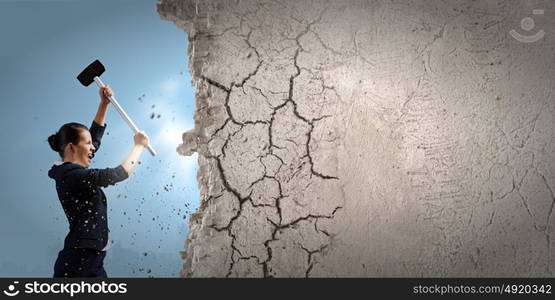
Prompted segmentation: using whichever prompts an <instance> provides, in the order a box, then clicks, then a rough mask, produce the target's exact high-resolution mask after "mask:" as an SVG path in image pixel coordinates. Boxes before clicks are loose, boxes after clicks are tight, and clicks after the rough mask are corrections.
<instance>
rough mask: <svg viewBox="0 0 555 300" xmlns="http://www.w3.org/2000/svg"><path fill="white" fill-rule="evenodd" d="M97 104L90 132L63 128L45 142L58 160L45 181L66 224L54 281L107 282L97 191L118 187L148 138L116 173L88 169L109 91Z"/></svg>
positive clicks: (101, 198) (104, 226) (104, 224)
mask: <svg viewBox="0 0 555 300" xmlns="http://www.w3.org/2000/svg"><path fill="white" fill-rule="evenodd" d="M99 95H100V104H99V106H98V111H97V112H96V116H95V118H94V121H93V123H92V125H91V127H90V129H88V128H87V127H86V126H84V125H82V124H79V123H67V124H64V125H63V126H62V127H60V130H58V132H57V133H56V134H53V135H51V136H50V137H49V138H48V143H49V144H50V147H51V148H52V150H54V151H56V152H58V154H59V155H60V157H61V158H62V161H61V162H59V163H56V164H55V165H53V166H52V168H51V169H50V171H49V172H48V176H49V177H51V178H53V179H54V180H55V181H56V191H57V192H58V198H59V199H60V203H61V204H62V208H63V209H64V212H65V215H66V217H67V220H68V222H69V233H68V234H67V236H66V238H65V241H64V248H63V249H62V250H61V251H60V252H59V253H58V258H57V260H56V262H55V264H54V277H104V278H105V277H107V274H106V271H105V270H104V266H103V262H104V257H105V256H106V249H107V247H108V231H109V230H108V216H107V203H106V195H105V194H104V192H103V191H102V189H101V187H107V186H109V185H113V184H116V183H117V182H120V181H122V180H125V179H126V178H128V177H129V175H131V173H132V172H133V169H134V168H135V166H136V165H137V164H138V163H137V162H138V159H139V156H140V155H141V153H142V152H143V149H144V148H145V147H146V146H147V145H148V144H149V138H148V136H147V135H146V134H145V133H144V132H142V131H140V132H139V133H137V134H136V135H135V137H134V145H133V148H132V149H131V151H130V152H129V154H128V155H127V157H126V158H125V159H124V160H123V162H122V163H121V164H120V165H119V166H117V167H116V168H106V169H89V168H88V167H89V165H90V164H91V159H92V158H93V156H94V153H95V152H96V151H97V150H98V148H99V147H100V140H101V139H102V135H103V134H104V130H105V128H106V124H105V119H106V112H107V110H108V104H109V103H110V100H109V97H110V96H113V93H112V90H111V89H110V87H109V86H103V87H101V88H100V90H99Z"/></svg>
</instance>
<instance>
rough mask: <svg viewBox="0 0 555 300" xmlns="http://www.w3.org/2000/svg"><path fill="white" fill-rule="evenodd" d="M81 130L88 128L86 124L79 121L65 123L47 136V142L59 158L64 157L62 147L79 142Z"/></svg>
mask: <svg viewBox="0 0 555 300" xmlns="http://www.w3.org/2000/svg"><path fill="white" fill-rule="evenodd" d="M82 130H89V129H88V128H87V126H85V125H83V124H79V123H67V124H64V125H62V127H60V130H58V132H56V133H55V134H53V135H51V136H49V137H48V144H49V145H50V148H52V150H54V151H55V152H58V154H59V155H60V157H61V158H64V148H65V147H66V145H67V144H69V143H72V144H77V143H79V138H80V137H79V135H80V134H81V131H82Z"/></svg>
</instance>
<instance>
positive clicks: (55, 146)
mask: <svg viewBox="0 0 555 300" xmlns="http://www.w3.org/2000/svg"><path fill="white" fill-rule="evenodd" d="M59 142H60V141H59V139H58V134H53V135H51V136H49V137H48V144H50V148H52V150H54V151H56V152H60V144H59Z"/></svg>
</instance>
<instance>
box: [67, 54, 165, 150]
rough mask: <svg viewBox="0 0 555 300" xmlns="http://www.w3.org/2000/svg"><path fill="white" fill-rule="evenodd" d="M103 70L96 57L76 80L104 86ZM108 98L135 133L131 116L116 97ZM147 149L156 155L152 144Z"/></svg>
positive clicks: (135, 126)
mask: <svg viewBox="0 0 555 300" xmlns="http://www.w3.org/2000/svg"><path fill="white" fill-rule="evenodd" d="M104 71H106V69H105V68H104V66H103V65H102V63H101V62H100V61H99V60H98V59H97V60H95V61H93V62H92V63H91V64H90V65H88V66H87V67H86V68H85V69H84V70H83V71H82V72H81V73H80V74H79V75H78V76H77V80H79V82H81V84H83V85H84V86H89V85H90V84H91V83H93V81H94V82H96V84H97V85H98V87H102V86H104V83H102V81H101V80H100V75H102V73H104ZM109 99H110V103H112V104H113V105H114V106H115V107H116V109H117V111H118V112H119V114H120V115H121V117H122V118H123V119H124V120H125V122H127V125H129V127H130V128H131V130H133V132H134V133H135V134H137V132H139V128H137V125H135V123H133V121H132V120H131V118H129V116H128V115H127V113H125V111H124V110H123V108H121V105H119V103H118V101H117V100H116V98H114V97H113V96H110V97H109ZM147 149H148V151H150V154H152V156H156V151H154V149H153V148H152V146H151V145H150V144H149V145H148V146H147Z"/></svg>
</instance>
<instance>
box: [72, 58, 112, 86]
mask: <svg viewBox="0 0 555 300" xmlns="http://www.w3.org/2000/svg"><path fill="white" fill-rule="evenodd" d="M104 71H106V69H105V68H104V66H103V65H102V63H101V62H100V61H99V60H98V59H97V60H95V61H93V62H92V63H91V64H90V65H89V66H88V67H86V68H85V70H83V72H81V73H80V74H79V75H78V76H77V80H79V82H81V84H82V85H84V86H89V84H91V83H93V82H94V77H95V76H100V75H102V73H104Z"/></svg>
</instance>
